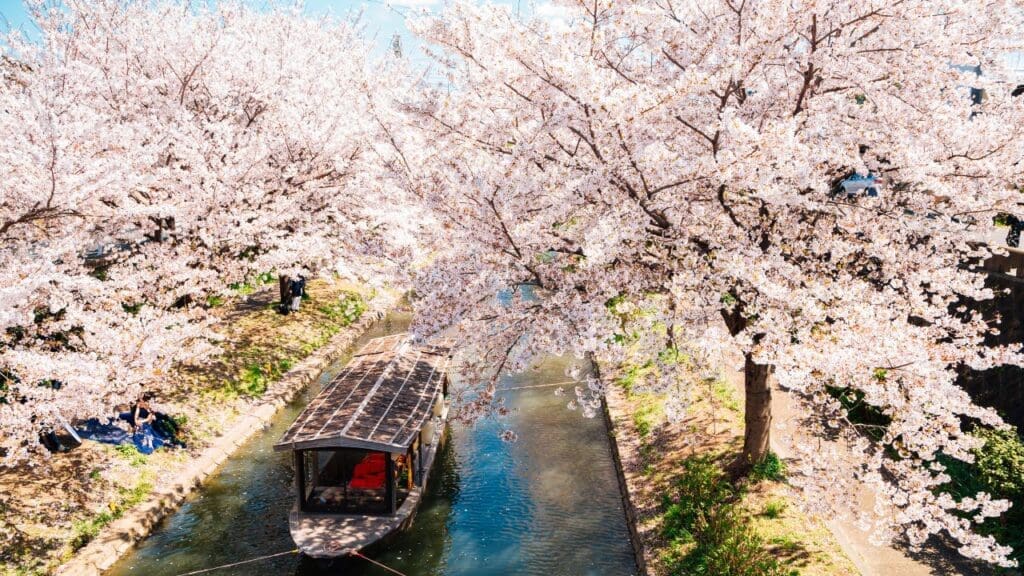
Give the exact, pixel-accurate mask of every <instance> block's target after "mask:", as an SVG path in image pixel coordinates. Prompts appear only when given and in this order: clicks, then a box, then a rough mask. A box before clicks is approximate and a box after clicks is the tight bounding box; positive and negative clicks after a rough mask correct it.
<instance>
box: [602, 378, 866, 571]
mask: <svg viewBox="0 0 1024 576" xmlns="http://www.w3.org/2000/svg"><path fill="white" fill-rule="evenodd" d="M652 366H653V364H651V363H644V364H636V365H629V366H625V367H624V368H623V369H621V370H619V371H618V373H619V374H621V377H620V378H619V379H618V380H617V381H616V383H615V385H614V386H612V389H611V390H610V391H609V394H608V408H609V412H610V413H611V416H612V420H613V423H614V434H615V437H616V442H617V444H618V447H619V453H620V458H621V460H622V463H623V468H624V476H625V478H626V484H627V487H628V489H629V492H630V500H631V502H632V505H633V507H634V509H635V514H636V520H637V533H638V536H639V539H640V541H641V546H642V551H643V555H644V564H645V565H646V567H647V570H648V573H649V574H650V575H651V576H684V575H687V576H688V575H690V574H714V575H716V576H791V575H794V574H800V575H803V576H853V575H856V574H857V571H856V569H855V568H854V566H853V564H852V563H851V562H850V561H849V560H848V559H847V558H846V556H845V555H844V554H843V552H842V550H841V549H840V547H839V545H838V543H837V542H836V541H835V539H834V538H833V537H832V535H831V533H830V532H828V530H827V529H826V528H825V527H824V525H823V524H821V523H820V522H819V521H817V520H815V519H813V518H810V517H808V516H807V515H805V514H804V513H802V512H801V510H800V507H799V502H798V500H797V499H796V497H795V495H794V493H793V492H792V491H791V490H790V489H789V487H788V486H787V484H786V478H785V466H784V464H782V463H781V462H780V461H778V460H777V459H776V458H774V457H773V458H771V459H769V460H767V461H765V462H763V463H760V464H759V466H757V467H755V471H754V472H753V473H751V474H750V475H748V476H746V477H742V478H733V477H732V476H731V475H730V474H728V473H727V472H726V470H727V468H728V467H729V465H730V464H731V463H732V462H733V461H734V460H735V459H736V457H737V456H738V454H739V453H740V449H741V445H742V438H743V437H742V414H743V403H742V396H741V395H740V394H738V391H736V390H734V389H733V387H732V385H730V384H729V383H727V382H726V381H725V380H720V379H715V380H706V381H703V382H702V384H700V385H698V386H696V388H695V390H694V396H693V402H692V404H691V406H690V408H689V410H688V412H687V415H686V417H685V418H684V419H683V421H681V422H674V423H672V422H668V420H667V419H666V417H665V410H664V398H662V397H661V396H659V395H657V394H653V393H650V392H647V391H644V389H643V385H642V382H643V380H644V378H645V376H647V375H648V372H649V371H650V370H653V368H652Z"/></svg>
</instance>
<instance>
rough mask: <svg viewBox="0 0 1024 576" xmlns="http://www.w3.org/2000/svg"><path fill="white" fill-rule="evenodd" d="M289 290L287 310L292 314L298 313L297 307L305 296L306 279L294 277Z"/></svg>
mask: <svg viewBox="0 0 1024 576" xmlns="http://www.w3.org/2000/svg"><path fill="white" fill-rule="evenodd" d="M289 288H290V289H289V292H290V293H291V306H289V309H290V310H291V311H292V312H298V311H299V306H300V305H301V304H302V297H303V296H305V295H306V279H305V278H303V277H302V276H298V277H296V278H295V279H294V280H292V281H291V286H290V287H289Z"/></svg>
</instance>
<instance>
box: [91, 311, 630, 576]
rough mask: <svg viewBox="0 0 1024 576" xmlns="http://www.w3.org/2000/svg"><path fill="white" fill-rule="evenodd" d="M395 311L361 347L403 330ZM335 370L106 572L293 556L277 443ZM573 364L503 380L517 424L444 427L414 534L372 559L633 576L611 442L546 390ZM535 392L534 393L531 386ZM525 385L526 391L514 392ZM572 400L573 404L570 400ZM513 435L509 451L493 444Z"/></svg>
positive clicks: (303, 562)
mask: <svg viewBox="0 0 1024 576" xmlns="http://www.w3.org/2000/svg"><path fill="white" fill-rule="evenodd" d="M408 322H409V318H408V316H407V315H404V314H391V315H390V316H388V317H387V318H386V319H385V320H383V321H381V322H379V323H378V324H377V325H376V326H375V327H374V328H372V329H371V330H370V331H369V332H368V333H367V334H366V335H364V336H363V337H362V339H361V340H360V341H359V342H358V343H357V346H361V345H362V343H363V342H365V341H366V340H367V339H369V338H372V337H376V336H382V335H386V334H392V333H397V332H401V331H404V330H405V329H406V327H407V326H408ZM344 360H347V358H346V359H343V361H341V362H338V363H336V364H335V365H334V366H332V367H331V368H330V369H329V370H327V371H326V372H325V373H324V374H323V375H322V376H321V378H320V380H319V382H318V384H316V385H314V386H312V387H311V389H310V390H308V391H306V392H305V393H304V394H303V395H301V397H300V398H298V399H297V400H296V401H295V402H294V403H293V404H292V405H291V406H289V407H287V408H286V409H284V410H282V411H281V412H280V413H279V414H278V416H277V417H276V418H275V420H274V424H273V425H272V426H271V427H270V428H269V429H268V430H266V431H265V432H263V433H262V434H259V435H257V436H256V437H255V438H253V439H252V440H250V441H249V442H248V443H247V444H245V445H243V446H242V447H241V448H240V449H239V450H238V452H236V454H235V455H234V456H233V457H232V458H230V459H229V460H228V461H227V462H226V463H225V464H224V466H223V467H222V468H221V470H220V471H219V472H218V473H217V474H216V476H215V477H213V478H211V479H210V480H208V482H207V484H206V485H205V486H203V488H202V489H200V490H198V491H197V492H196V493H195V494H194V495H193V496H192V497H191V498H190V499H189V500H188V501H187V502H186V503H185V504H184V505H183V506H182V507H181V508H180V509H179V510H178V511H177V512H176V513H175V514H173V515H171V516H170V517H168V518H166V519H165V520H164V521H163V522H162V523H161V525H160V526H159V527H158V528H157V529H156V530H155V531H154V533H153V534H152V535H151V536H150V537H149V538H148V539H147V540H145V541H144V542H143V543H142V544H140V546H139V547H138V548H136V549H135V550H133V551H131V552H129V553H128V554H127V555H126V556H125V558H124V559H122V561H121V562H120V563H118V564H117V565H115V566H114V568H112V570H111V571H110V573H109V574H111V575H113V576H129V575H139V576H178V575H181V574H185V573H188V572H192V571H196V570H202V569H206V568H211V567H215V566H220V565H224V564H230V563H233V562H239V561H242V560H248V559H250V558H254V557H258V556H263V555H268V554H274V553H277V552H282V551H287V550H291V549H294V545H293V543H292V541H291V538H290V536H289V534H288V511H289V509H290V508H291V506H292V498H293V487H292V458H291V454H290V453H275V452H274V451H273V444H274V442H275V441H276V440H277V439H278V438H279V437H280V436H281V434H283V433H284V431H285V430H286V429H287V428H288V425H289V424H290V423H291V422H292V420H293V419H294V418H295V417H296V416H297V415H298V413H299V412H300V411H301V410H302V407H303V406H305V404H306V403H307V402H308V401H309V399H310V398H311V397H312V396H314V395H315V394H316V393H317V392H318V391H319V386H320V385H322V384H323V383H325V382H328V381H330V378H331V377H332V376H333V375H334V374H336V373H337V371H338V370H339V369H340V368H341V367H342V366H343V365H344ZM569 362H571V360H567V359H564V358H554V357H552V358H547V359H545V360H544V361H543V362H541V363H540V364H539V365H538V366H537V369H536V370H532V371H530V372H529V373H527V374H519V375H507V376H505V377H503V378H502V381H501V385H502V388H516V390H506V391H504V392H502V395H503V396H505V398H506V404H507V406H508V407H509V408H512V409H513V411H512V414H511V415H510V416H509V417H508V418H507V419H506V420H505V421H502V422H496V421H492V420H486V421H482V422H479V423H477V424H476V425H473V426H463V425H460V424H452V425H451V426H450V427H449V433H450V438H449V440H450V441H449V442H448V443H447V444H446V445H445V448H444V450H443V452H442V453H441V454H440V456H439V458H438V462H437V463H436V466H437V467H436V468H435V469H434V473H433V476H432V478H431V480H430V488H429V490H428V493H427V496H426V498H425V499H424V502H423V504H422V505H421V508H420V510H419V513H418V514H417V516H416V521H415V523H414V524H413V526H412V528H411V529H409V530H408V531H406V532H404V533H402V534H401V535H399V537H398V538H396V539H395V540H394V541H393V542H391V543H390V544H389V546H388V547H387V548H385V549H383V550H379V551H375V552H374V553H373V554H372V556H373V557H374V558H375V559H376V560H378V561H380V562H382V563H384V564H386V565H387V566H389V567H391V568H393V569H395V570H397V571H399V572H401V573H402V574H405V575H407V576H427V575H432V576H433V575H436V576H470V575H473V576H489V575H494V576H497V575H509V574H516V575H520V574H524V575H538V576H541V575H543V576H577V575H579V576H629V575H633V574H635V573H636V564H635V560H634V557H633V549H632V547H631V545H630V542H629V534H628V530H627V527H626V521H625V514H624V512H623V509H622V501H621V499H620V496H619V486H618V480H617V477H616V474H615V468H614V463H613V461H612V457H611V452H610V445H609V439H608V431H607V429H606V427H605V423H604V420H603V419H601V418H594V419H588V418H584V417H583V416H582V415H580V414H579V412H575V411H570V410H568V409H566V407H565V403H566V400H565V398H564V397H561V398H560V397H557V396H555V395H554V393H553V392H554V389H555V388H554V387H544V386H543V385H545V384H551V383H555V382H560V381H564V380H565V379H566V377H565V369H566V368H567V367H568V363H569ZM536 386H541V387H536ZM523 387H532V388H523ZM567 396H570V395H567ZM505 428H511V429H512V430H514V431H515V432H516V433H517V434H518V440H517V441H515V442H504V441H502V440H501V439H500V438H499V433H500V431H501V430H503V429H505ZM208 574H212V575H214V576H228V575H237V576H242V575H246V576H248V575H293V574H294V575H296V576H312V575H317V576H320V575H322V576H376V575H383V574H388V572H386V571H384V570H383V569H381V568H378V567H375V566H373V565H371V564H370V563H368V562H367V561H365V560H361V559H352V560H346V561H343V562H336V563H334V564H332V565H324V564H320V563H317V562H314V561H310V560H308V559H305V558H300V557H298V556H296V555H286V556H280V557H276V558H272V559H269V560H265V561H261V562H258V563H252V564H246V565H243V566H238V567H235V568H226V569H221V570H216V571H214V572H208Z"/></svg>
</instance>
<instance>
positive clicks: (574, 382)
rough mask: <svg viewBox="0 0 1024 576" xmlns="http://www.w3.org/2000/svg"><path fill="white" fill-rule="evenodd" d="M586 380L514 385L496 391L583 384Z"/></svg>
mask: <svg viewBox="0 0 1024 576" xmlns="http://www.w3.org/2000/svg"><path fill="white" fill-rule="evenodd" d="M585 382H586V380H566V381H564V382H552V383H550V384H534V385H532V386H516V387H514V388H498V390H497V391H498V392H508V391H510V390H529V389H530V388H551V387H552V386H565V385H566V384H583V383H585Z"/></svg>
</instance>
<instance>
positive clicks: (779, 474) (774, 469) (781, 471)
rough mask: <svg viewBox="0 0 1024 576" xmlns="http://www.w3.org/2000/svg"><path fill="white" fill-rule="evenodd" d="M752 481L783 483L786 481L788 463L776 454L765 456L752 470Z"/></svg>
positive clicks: (770, 453) (771, 453)
mask: <svg viewBox="0 0 1024 576" xmlns="http://www.w3.org/2000/svg"><path fill="white" fill-rule="evenodd" d="M750 479H751V480H753V481H754V482H760V481H762V480H771V481H773V482H781V481H783V480H785V479H786V463H785V462H783V461H782V460H781V459H779V456H778V455H777V454H775V453H774V452H769V453H767V454H765V456H764V458H762V459H761V460H760V461H758V462H755V463H754V466H753V467H752V468H751V469H750Z"/></svg>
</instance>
